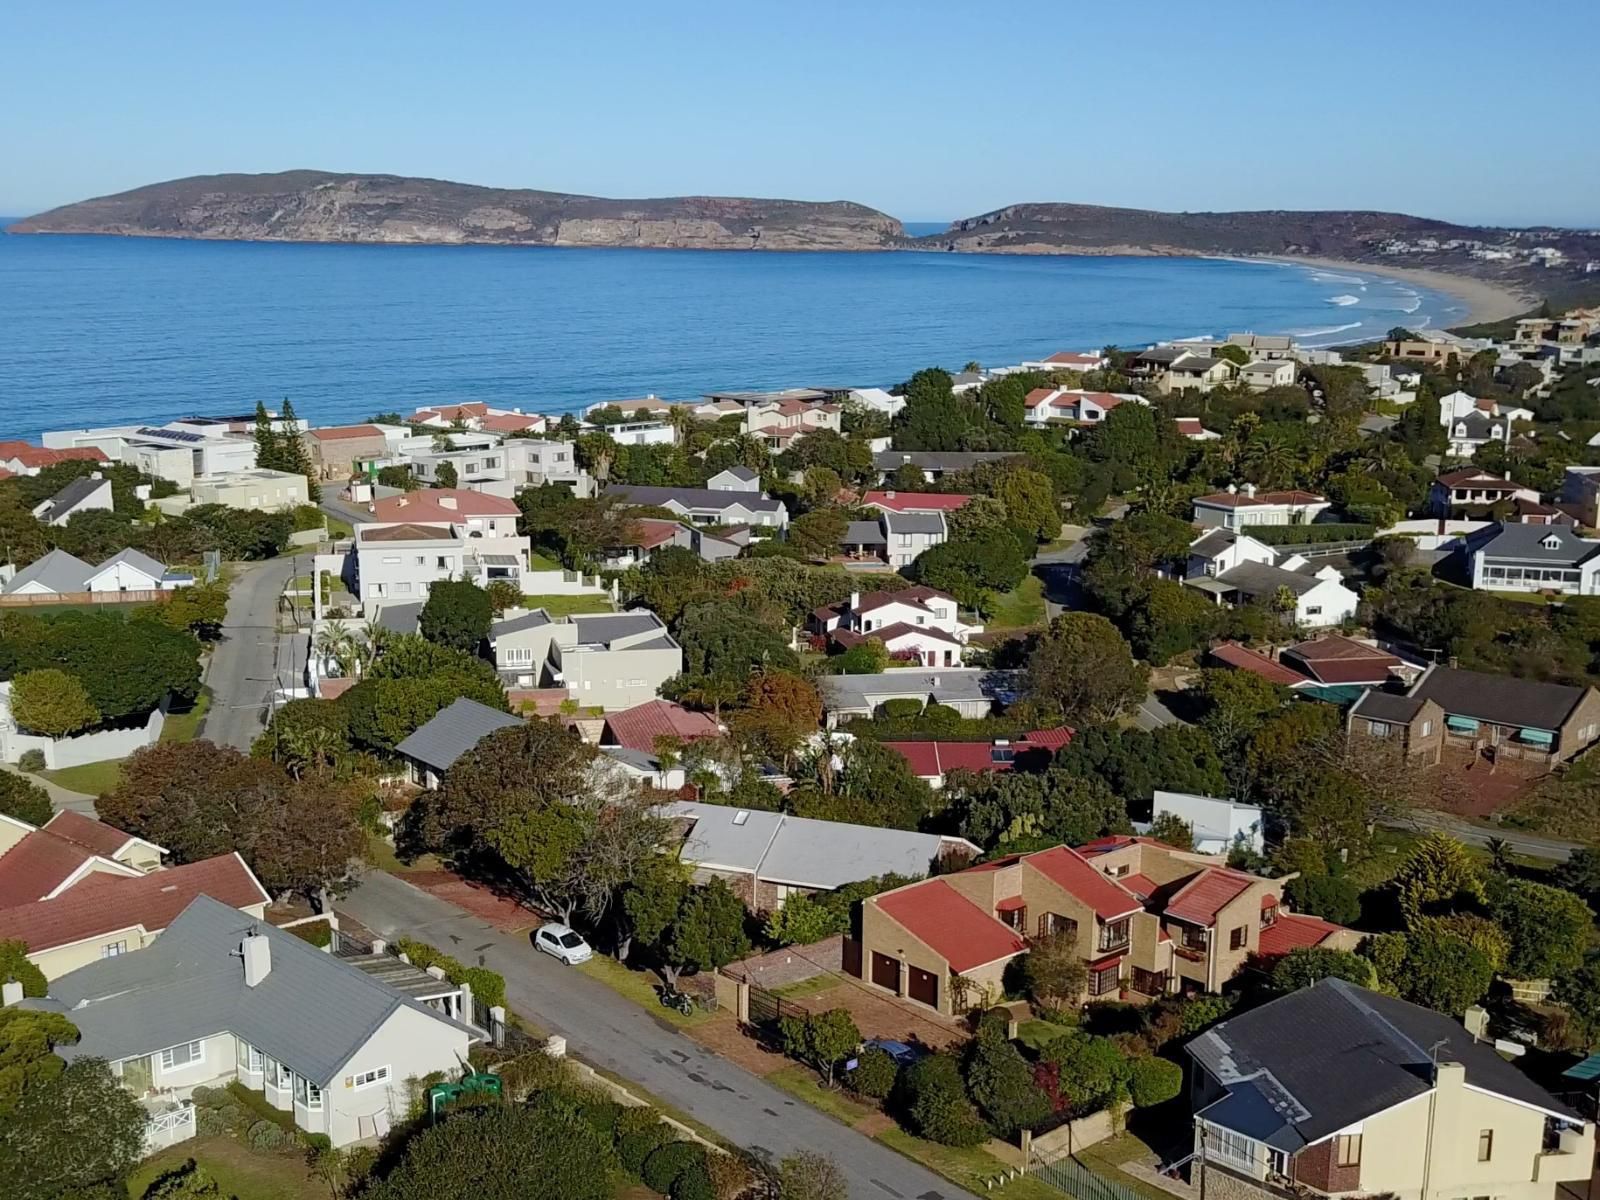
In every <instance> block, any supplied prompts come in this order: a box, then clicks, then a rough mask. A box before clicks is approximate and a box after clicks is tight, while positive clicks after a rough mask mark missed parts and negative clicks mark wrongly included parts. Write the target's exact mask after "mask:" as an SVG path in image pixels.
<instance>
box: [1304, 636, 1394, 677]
mask: <svg viewBox="0 0 1600 1200" xmlns="http://www.w3.org/2000/svg"><path fill="white" fill-rule="evenodd" d="M1280 657H1282V658H1286V659H1290V660H1292V662H1293V665H1294V666H1295V667H1296V668H1297V669H1298V670H1301V671H1303V672H1305V674H1307V675H1309V676H1310V677H1311V678H1313V679H1315V680H1316V681H1317V682H1318V683H1332V684H1339V683H1382V682H1383V681H1384V680H1386V679H1388V677H1389V672H1390V671H1392V670H1393V669H1394V668H1396V667H1399V666H1403V665H1404V664H1403V663H1402V662H1401V661H1400V659H1399V658H1398V657H1397V656H1396V655H1393V654H1390V653H1389V652H1388V651H1387V650H1380V649H1378V647H1376V646H1369V645H1367V644H1366V643H1365V642H1358V641H1356V640H1355V639H1354V638H1347V637H1344V636H1342V635H1340V634H1337V633H1330V634H1325V635H1323V636H1322V637H1319V638H1312V639H1311V640H1310V641H1307V642H1300V643H1299V644H1298V645H1294V646H1289V647H1286V648H1285V649H1284V651H1283V653H1282V655H1281V656H1280Z"/></svg>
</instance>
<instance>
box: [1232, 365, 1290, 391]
mask: <svg viewBox="0 0 1600 1200" xmlns="http://www.w3.org/2000/svg"><path fill="white" fill-rule="evenodd" d="M1298 366H1299V364H1297V363H1296V362H1295V361H1294V359H1292V358H1263V359H1258V360H1257V361H1255V362H1249V363H1245V365H1244V366H1242V367H1240V368H1239V382H1240V383H1242V384H1244V385H1245V387H1247V388H1249V389H1250V390H1251V391H1252V392H1264V391H1266V390H1267V389H1268V388H1275V387H1293V386H1294V381H1295V373H1296V371H1297V369H1298Z"/></svg>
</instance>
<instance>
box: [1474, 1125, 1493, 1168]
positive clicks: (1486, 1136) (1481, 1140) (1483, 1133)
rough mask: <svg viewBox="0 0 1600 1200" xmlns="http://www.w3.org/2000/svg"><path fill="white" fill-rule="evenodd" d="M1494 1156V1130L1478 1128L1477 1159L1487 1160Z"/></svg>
mask: <svg viewBox="0 0 1600 1200" xmlns="http://www.w3.org/2000/svg"><path fill="white" fill-rule="evenodd" d="M1493 1157H1494V1130H1492V1129H1480V1130H1479V1131H1478V1161H1479V1162H1488V1161H1489V1160H1490V1159H1491V1158H1493Z"/></svg>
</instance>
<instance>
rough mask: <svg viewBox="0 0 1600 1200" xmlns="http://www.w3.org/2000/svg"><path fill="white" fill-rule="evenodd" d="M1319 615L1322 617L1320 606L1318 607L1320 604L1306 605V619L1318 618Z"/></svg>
mask: <svg viewBox="0 0 1600 1200" xmlns="http://www.w3.org/2000/svg"><path fill="white" fill-rule="evenodd" d="M1321 615H1322V605H1320V604H1308V605H1307V606H1306V616H1308V617H1320V616H1321Z"/></svg>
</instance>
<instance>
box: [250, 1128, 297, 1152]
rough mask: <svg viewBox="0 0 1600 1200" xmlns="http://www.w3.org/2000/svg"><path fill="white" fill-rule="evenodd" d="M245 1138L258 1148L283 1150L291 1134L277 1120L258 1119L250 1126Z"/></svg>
mask: <svg viewBox="0 0 1600 1200" xmlns="http://www.w3.org/2000/svg"><path fill="white" fill-rule="evenodd" d="M245 1140H246V1141H247V1142H249V1143H250V1145H251V1146H252V1147H253V1148H255V1149H257V1150H269V1151H270V1150H282V1149H283V1148H284V1146H286V1145H288V1143H289V1135H288V1134H287V1133H285V1132H284V1130H283V1127H282V1126H281V1125H278V1124H276V1123H275V1122H272V1121H257V1122H256V1123H255V1124H254V1125H252V1126H250V1131H249V1132H248V1133H247V1134H245Z"/></svg>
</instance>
